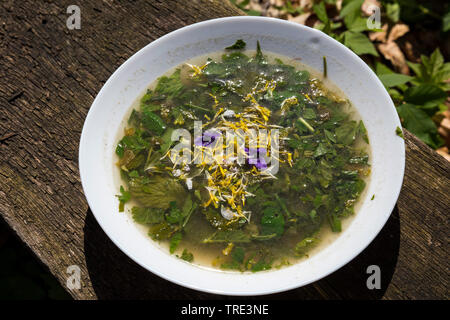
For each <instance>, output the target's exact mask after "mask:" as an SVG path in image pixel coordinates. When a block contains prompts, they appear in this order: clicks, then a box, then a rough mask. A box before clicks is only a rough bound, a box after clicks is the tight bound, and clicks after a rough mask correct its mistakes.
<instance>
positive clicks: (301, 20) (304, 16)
mask: <svg viewBox="0 0 450 320" xmlns="http://www.w3.org/2000/svg"><path fill="white" fill-rule="evenodd" d="M310 15H311V12H305V13H302V14H301V15H299V16H297V17H292V16H291V17H290V18H289V19H288V20H289V21H292V22H297V23H300V24H305V23H306V20H307V19H308V18H309V16H310Z"/></svg>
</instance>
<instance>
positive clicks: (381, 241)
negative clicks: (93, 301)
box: [84, 207, 400, 299]
mask: <svg viewBox="0 0 450 320" xmlns="http://www.w3.org/2000/svg"><path fill="white" fill-rule="evenodd" d="M84 235H85V238H84V251H85V256H86V264H87V268H88V271H89V277H90V280H91V282H92V285H93V288H94V290H95V293H96V295H97V297H98V298H99V299H223V298H225V299H232V298H233V297H228V296H220V295H213V294H208V293H202V292H198V291H195V290H191V289H187V288H184V287H181V286H178V285H176V284H173V283H171V282H169V281H166V280H164V279H162V278H160V277H158V276H156V275H153V274H152V273H151V272H148V271H146V270H145V269H144V268H142V267H140V266H139V265H137V264H136V263H135V262H134V261H132V260H131V259H130V258H128V256H126V255H125V254H124V253H123V252H122V251H121V250H120V249H119V248H117V247H116V246H115V245H114V244H113V243H112V241H111V240H110V239H109V238H108V237H107V235H106V234H105V233H104V232H103V230H102V229H101V228H100V226H99V225H98V223H97V221H96V220H95V218H94V216H93V214H92V212H91V211H90V210H88V212H87V216H86V220H85V226H84ZM399 245H400V219H399V215H398V210H397V207H396V208H395V209H394V211H393V213H392V215H391V217H390V218H389V220H388V222H387V223H386V225H385V226H384V228H383V229H382V231H381V232H380V234H379V235H378V236H377V237H376V238H375V240H374V241H373V242H372V243H371V244H370V245H369V246H368V247H367V248H366V249H365V250H364V251H363V252H362V253H361V254H360V255H359V256H358V257H356V258H355V259H354V260H353V261H351V262H350V263H349V264H347V265H346V266H344V267H343V268H341V269H339V270H338V271H336V272H334V273H333V274H331V275H329V276H328V277H326V278H324V279H322V280H320V281H318V282H316V283H313V284H310V285H307V286H305V287H302V288H298V289H294V290H290V291H287V292H283V293H278V294H272V295H267V296H261V297H248V298H247V299H252V298H253V299H255V298H258V299H379V298H382V297H383V294H384V292H385V291H386V289H387V288H388V286H389V283H390V281H391V279H392V275H393V273H394V270H395V266H396V264H397V257H398V252H399ZM369 265H378V266H379V267H380V269H381V283H382V287H381V289H379V290H369V289H368V288H367V286H366V281H367V278H368V277H369V276H370V275H369V274H367V273H366V270H367V267H368V266H369Z"/></svg>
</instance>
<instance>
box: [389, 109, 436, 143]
mask: <svg viewBox="0 0 450 320" xmlns="http://www.w3.org/2000/svg"><path fill="white" fill-rule="evenodd" d="M397 111H398V114H399V115H400V118H401V119H402V124H403V127H405V128H406V129H408V130H409V131H411V132H412V133H414V134H415V135H416V136H417V137H419V138H420V139H421V140H422V141H424V142H425V143H426V144H428V145H429V146H430V147H432V148H435V149H436V148H437V147H439V146H440V145H441V144H442V142H441V140H440V137H439V135H438V132H437V128H436V125H435V124H434V122H433V120H431V118H430V117H429V116H428V114H427V113H426V112H425V111H423V110H422V109H420V107H419V106H416V105H413V104H409V103H405V104H402V105H400V106H398V107H397Z"/></svg>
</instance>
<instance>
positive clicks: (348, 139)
mask: <svg viewBox="0 0 450 320" xmlns="http://www.w3.org/2000/svg"><path fill="white" fill-rule="evenodd" d="M357 129H358V127H357V123H356V121H349V122H346V123H344V124H343V125H342V126H340V127H339V128H337V129H336V131H335V133H336V139H337V141H338V142H339V143H342V144H345V145H349V144H351V143H353V141H355V139H356V132H357Z"/></svg>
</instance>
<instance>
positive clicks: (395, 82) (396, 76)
mask: <svg viewBox="0 0 450 320" xmlns="http://www.w3.org/2000/svg"><path fill="white" fill-rule="evenodd" d="M378 78H380V80H381V82H382V83H383V84H384V86H386V87H387V88H391V87H396V86H399V85H402V84H405V83H408V82H410V81H411V80H412V79H414V77H411V76H407V75H404V74H400V73H390V74H381V75H379V76H378Z"/></svg>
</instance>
